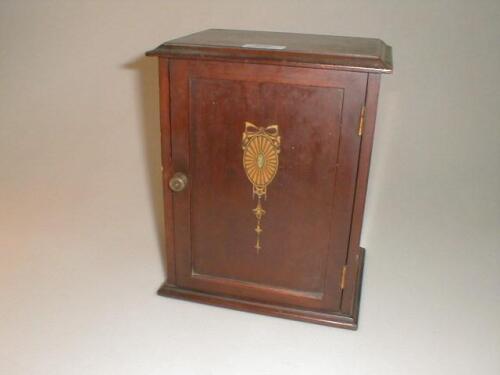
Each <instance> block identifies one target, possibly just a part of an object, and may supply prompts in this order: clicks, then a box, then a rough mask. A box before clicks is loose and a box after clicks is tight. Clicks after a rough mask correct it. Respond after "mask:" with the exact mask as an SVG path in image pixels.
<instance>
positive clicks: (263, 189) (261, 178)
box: [241, 122, 281, 253]
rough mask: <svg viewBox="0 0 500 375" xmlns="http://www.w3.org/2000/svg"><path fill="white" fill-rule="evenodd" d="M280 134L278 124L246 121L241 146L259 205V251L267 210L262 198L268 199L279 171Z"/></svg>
mask: <svg viewBox="0 0 500 375" xmlns="http://www.w3.org/2000/svg"><path fill="white" fill-rule="evenodd" d="M280 142H281V139H280V136H279V129H278V125H269V126H268V127H257V126H255V125H254V124H252V123H250V122H245V131H244V132H243V139H242V141H241V146H242V148H243V168H244V169H245V173H246V175H247V177H248V180H249V181H250V182H251V183H252V185H253V192H252V197H254V198H255V196H257V207H255V208H254V209H253V213H254V214H255V217H256V218H257V226H256V227H255V232H256V233H257V243H256V244H255V248H256V249H257V253H259V251H260V249H261V245H260V234H261V233H262V227H261V220H262V217H263V216H264V215H265V213H266V211H265V210H264V209H263V208H262V203H261V198H262V197H264V199H266V194H267V186H268V185H269V184H270V183H271V182H272V181H273V179H274V177H275V176H276V173H277V172H278V164H279V158H278V155H279V153H280Z"/></svg>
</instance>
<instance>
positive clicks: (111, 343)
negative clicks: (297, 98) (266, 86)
mask: <svg viewBox="0 0 500 375" xmlns="http://www.w3.org/2000/svg"><path fill="white" fill-rule="evenodd" d="M206 28H237V29H254V30H271V31H289V32H302V33H319V34H321V33H323V34H333V35H347V36H366V37H378V38H381V39H383V40H384V41H385V42H386V43H388V44H390V45H392V47H393V52H394V64H395V71H394V74H393V75H385V76H384V77H383V79H382V87H381V94H380V102H379V113H378V119H377V131H376V137H375V145H374V154H373V158H372V169H371V174H370V183H369V192H368V201H367V208H366V216H365V217H366V219H365V226H364V229H363V236H362V245H363V246H364V247H366V249H367V258H366V268H365V278H364V283H363V294H362V301H361V315H360V328H359V330H358V331H355V332H353V331H346V330H341V329H334V328H328V327H322V326H317V325H312V324H306V323H300V322H294V321H288V320H283V319H277V318H271V317H266V316H259V315H254V314H249V313H242V312H236V311H231V310H226V309H222V308H216V307H210V306H204V305H199V304H194V303H188V302H183V301H177V300H172V299H166V298H161V297H158V296H156V295H155V292H156V289H157V288H158V287H159V285H160V284H161V283H162V282H163V280H164V277H165V274H164V269H163V266H162V257H161V253H160V251H161V248H162V246H163V232H162V229H161V228H162V225H163V224H162V208H161V188H160V183H161V180H160V153H159V151H160V147H159V118H158V117H159V116H158V88H157V62H156V60H155V59H154V58H145V57H144V55H143V53H144V52H145V51H146V50H148V49H151V48H154V47H156V46H157V45H158V44H160V43H162V42H164V41H166V40H168V39H172V38H175V37H179V36H182V35H185V34H188V33H191V32H195V31H199V30H203V29H206ZM499 69H500V2H499V1H498V0H496V1H495V0H493V1H485V0H478V1H401V0H394V1H390V0H384V1H368V0H367V1H361V0H343V1H340V0H339V1H337V0H324V1H323V0H322V1H319V0H318V1H313V0H310V1H293V0H290V1H271V0H267V1H262V0H253V1H236V0H227V1H224V0H217V1H194V0H182V1H126V0H120V1H104V0H103V1H62V0H61V1H37V0H35V1H26V0H24V1H5V0H2V1H0V251H1V258H0V304H1V306H0V374H6V375H21V374H22V375H24V374H29V375H38V374H40V375H47V374H50V375H59V374H61V375H63V374H64V375H67V374H75V375H77V374H92V375H93V374H103V375H108V374H121V375H125V374H187V375H189V374H217V375H222V374H345V375H348V374H363V375H364V374H376V375H379V374H380V375H391V374H394V375H395V374H398V375H399V374H436V375H438V374H439V375H442V374H453V375H461V374H467V375H469V374H476V373H477V374H479V373H481V374H492V375H493V374H500V272H499V266H500V248H499V246H500V245H499V243H500V241H499V240H500V198H499V196H500V123H499V119H500V99H499V98H500V89H499V87H500V73H499Z"/></svg>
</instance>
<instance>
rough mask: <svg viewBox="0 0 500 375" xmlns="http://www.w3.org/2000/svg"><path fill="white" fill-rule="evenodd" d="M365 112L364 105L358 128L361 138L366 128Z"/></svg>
mask: <svg viewBox="0 0 500 375" xmlns="http://www.w3.org/2000/svg"><path fill="white" fill-rule="evenodd" d="M365 111H366V107H365V106H364V105H363V106H362V107H361V115H360V116H359V126H358V135H359V136H360V137H361V136H362V135H363V130H364V128H365Z"/></svg>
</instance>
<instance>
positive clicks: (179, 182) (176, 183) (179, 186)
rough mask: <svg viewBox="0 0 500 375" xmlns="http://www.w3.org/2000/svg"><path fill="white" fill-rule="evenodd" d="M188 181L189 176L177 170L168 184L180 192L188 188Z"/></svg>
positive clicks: (173, 189)
mask: <svg viewBox="0 0 500 375" xmlns="http://www.w3.org/2000/svg"><path fill="white" fill-rule="evenodd" d="M187 182H188V178H187V176H186V175H185V174H184V173H181V172H177V173H176V174H174V175H173V176H172V178H171V179H170V181H169V182H168V186H170V189H172V191H175V192H179V191H182V190H184V189H185V188H186V185H187Z"/></svg>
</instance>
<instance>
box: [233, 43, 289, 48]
mask: <svg viewBox="0 0 500 375" xmlns="http://www.w3.org/2000/svg"><path fill="white" fill-rule="evenodd" d="M242 47H243V48H259V49H285V48H286V46H276V45H274V44H259V43H248V44H243V45H242Z"/></svg>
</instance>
